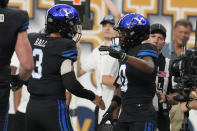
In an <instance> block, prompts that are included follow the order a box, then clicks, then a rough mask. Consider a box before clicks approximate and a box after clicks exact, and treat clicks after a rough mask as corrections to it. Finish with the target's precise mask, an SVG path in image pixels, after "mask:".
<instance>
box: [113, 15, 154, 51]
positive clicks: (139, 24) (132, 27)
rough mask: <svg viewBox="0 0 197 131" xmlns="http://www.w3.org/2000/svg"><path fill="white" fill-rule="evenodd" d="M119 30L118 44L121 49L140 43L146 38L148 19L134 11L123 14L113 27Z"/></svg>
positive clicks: (148, 32)
mask: <svg viewBox="0 0 197 131" xmlns="http://www.w3.org/2000/svg"><path fill="white" fill-rule="evenodd" d="M114 29H115V30H117V31H118V32H119V36H120V45H121V47H122V49H128V48H129V47H132V46H135V45H138V44H141V42H142V41H144V40H146V39H148V37H149V34H150V24H149V22H148V20H147V19H146V18H145V17H144V16H142V15H140V14H136V13H129V14H126V15H124V16H123V17H122V18H121V19H120V20H119V22H118V23H117V24H116V25H115V27H114Z"/></svg>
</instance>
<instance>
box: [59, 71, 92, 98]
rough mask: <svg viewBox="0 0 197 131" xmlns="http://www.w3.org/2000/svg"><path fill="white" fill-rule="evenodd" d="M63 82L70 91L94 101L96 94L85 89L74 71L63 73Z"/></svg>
mask: <svg viewBox="0 0 197 131" xmlns="http://www.w3.org/2000/svg"><path fill="white" fill-rule="evenodd" d="M62 83H63V86H64V88H65V89H67V90H68V91H70V92H71V93H72V94H74V95H76V96H78V97H82V98H85V99H88V100H91V101H93V100H94V99H95V97H96V96H95V94H94V93H93V92H92V91H90V90H87V89H85V88H84V87H83V86H82V85H81V84H80V83H79V82H78V81H77V79H76V77H75V73H74V72H73V71H71V72H69V73H66V74H64V75H62Z"/></svg>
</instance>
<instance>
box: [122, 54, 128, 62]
mask: <svg viewBox="0 0 197 131" xmlns="http://www.w3.org/2000/svg"><path fill="white" fill-rule="evenodd" d="M127 59H128V56H127V54H126V53H123V55H122V58H121V61H123V62H126V61H127Z"/></svg>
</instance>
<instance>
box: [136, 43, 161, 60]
mask: <svg viewBox="0 0 197 131" xmlns="http://www.w3.org/2000/svg"><path fill="white" fill-rule="evenodd" d="M144 56H151V57H152V58H153V59H157V58H158V52H157V48H156V47H155V46H154V45H152V44H148V43H147V44H143V45H142V46H141V49H140V50H139V51H138V53H137V57H138V58H143V57H144Z"/></svg>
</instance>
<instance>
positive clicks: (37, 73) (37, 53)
mask: <svg viewBox="0 0 197 131" xmlns="http://www.w3.org/2000/svg"><path fill="white" fill-rule="evenodd" d="M33 57H34V59H36V62H35V67H34V70H33V72H32V78H34V79H41V78H42V60H43V52H42V50H41V49H38V48H35V49H34V50H33Z"/></svg>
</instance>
